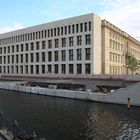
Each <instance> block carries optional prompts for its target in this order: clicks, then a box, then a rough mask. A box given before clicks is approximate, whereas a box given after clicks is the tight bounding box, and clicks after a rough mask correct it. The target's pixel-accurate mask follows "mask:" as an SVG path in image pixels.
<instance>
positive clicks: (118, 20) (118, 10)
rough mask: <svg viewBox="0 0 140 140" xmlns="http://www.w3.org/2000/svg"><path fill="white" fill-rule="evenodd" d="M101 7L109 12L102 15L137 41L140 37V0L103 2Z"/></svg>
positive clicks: (107, 0) (104, 0) (105, 0)
mask: <svg viewBox="0 0 140 140" xmlns="http://www.w3.org/2000/svg"><path fill="white" fill-rule="evenodd" d="M100 4H101V5H103V6H105V7H106V8H107V7H108V5H110V9H109V10H105V11H104V12H102V13H101V14H100V16H101V17H102V18H103V19H107V20H108V21H110V22H111V23H113V24H114V25H116V26H118V27H119V28H121V29H122V30H124V31H126V32H127V33H129V34H130V35H132V36H133V37H135V38H136V39H139V40H140V38H137V37H140V1H139V0H114V1H112V0H103V2H102V3H100Z"/></svg>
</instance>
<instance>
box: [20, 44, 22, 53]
mask: <svg viewBox="0 0 140 140" xmlns="http://www.w3.org/2000/svg"><path fill="white" fill-rule="evenodd" d="M20 48H21V52H23V44H21V45H20Z"/></svg>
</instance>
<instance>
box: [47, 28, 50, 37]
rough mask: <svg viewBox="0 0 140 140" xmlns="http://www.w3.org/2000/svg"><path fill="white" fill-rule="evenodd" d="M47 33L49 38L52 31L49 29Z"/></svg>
mask: <svg viewBox="0 0 140 140" xmlns="http://www.w3.org/2000/svg"><path fill="white" fill-rule="evenodd" d="M47 31H48V37H50V30H49V29H48V30H47Z"/></svg>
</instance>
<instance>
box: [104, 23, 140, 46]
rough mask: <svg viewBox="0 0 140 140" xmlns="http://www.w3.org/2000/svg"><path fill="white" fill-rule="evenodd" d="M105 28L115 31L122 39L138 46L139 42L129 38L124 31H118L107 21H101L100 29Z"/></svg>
mask: <svg viewBox="0 0 140 140" xmlns="http://www.w3.org/2000/svg"><path fill="white" fill-rule="evenodd" d="M104 26H105V27H107V28H109V29H110V30H112V31H115V32H117V33H119V34H120V35H122V36H123V37H125V38H127V39H128V40H130V41H132V42H134V43H136V44H137V45H139V46H140V42H139V41H138V40H136V39H135V38H133V37H132V36H130V35H129V34H128V33H126V32H125V31H123V30H121V29H119V28H118V27H116V26H115V25H113V24H112V23H110V22H109V21H107V20H102V27H104Z"/></svg>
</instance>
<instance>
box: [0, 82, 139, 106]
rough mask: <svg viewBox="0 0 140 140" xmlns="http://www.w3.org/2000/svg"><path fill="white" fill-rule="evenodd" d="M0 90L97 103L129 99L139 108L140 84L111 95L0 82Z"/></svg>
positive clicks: (123, 101) (119, 102)
mask: <svg viewBox="0 0 140 140" xmlns="http://www.w3.org/2000/svg"><path fill="white" fill-rule="evenodd" d="M0 88H1V89H5V90H14V91H21V92H25V93H32V94H40V95H49V96H56V97H65V98H71V99H80V100H90V101H97V102H106V103H115V104H127V99H128V98H130V100H131V104H132V105H134V106H140V82H139V83H136V84H134V85H131V86H128V87H127V88H125V89H119V90H116V91H114V92H113V93H109V94H103V93H92V92H87V91H71V90H62V89H49V88H42V87H38V86H37V87H30V86H21V85H20V83H16V82H14V83H10V82H0Z"/></svg>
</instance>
